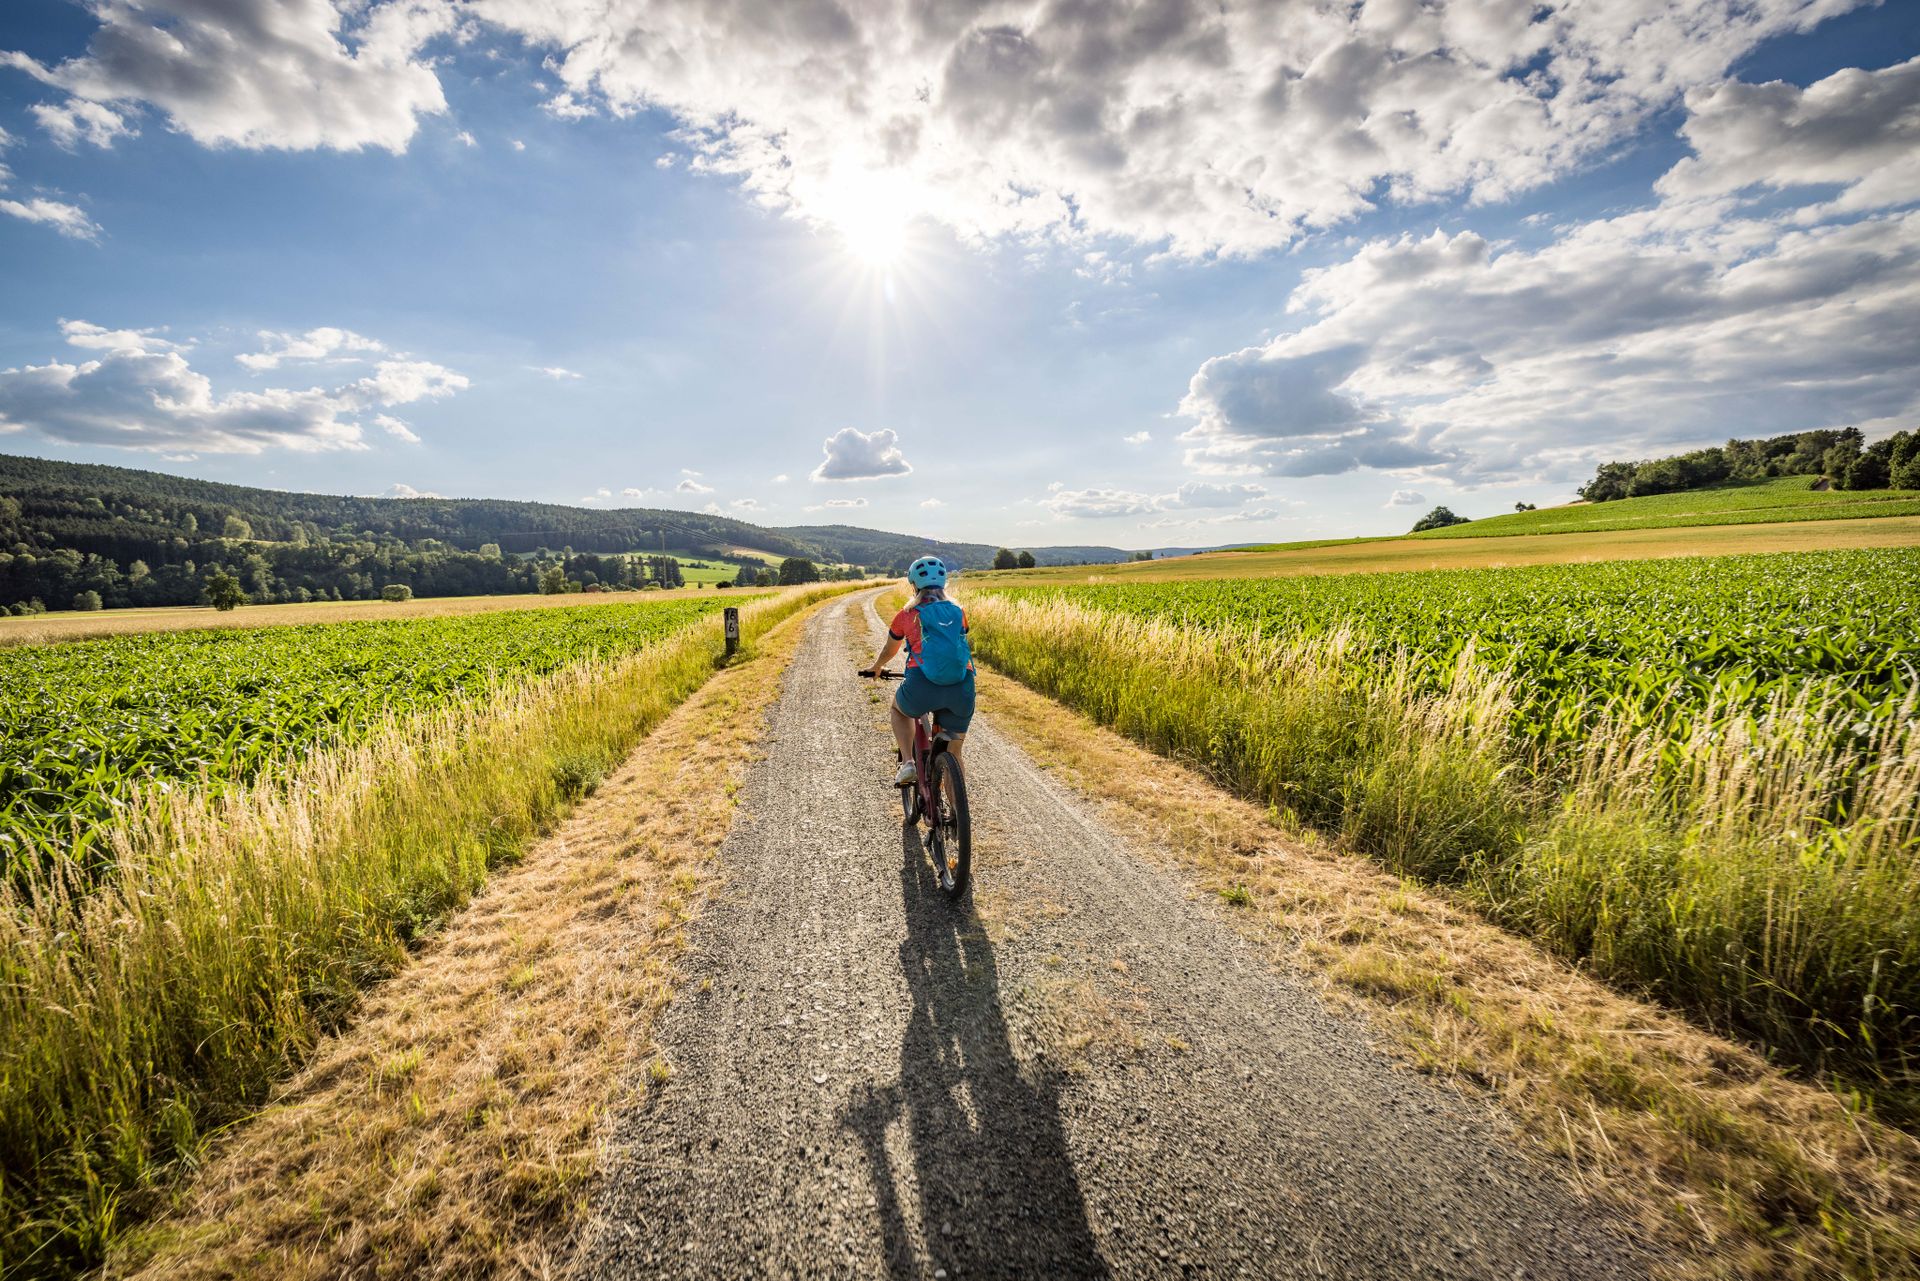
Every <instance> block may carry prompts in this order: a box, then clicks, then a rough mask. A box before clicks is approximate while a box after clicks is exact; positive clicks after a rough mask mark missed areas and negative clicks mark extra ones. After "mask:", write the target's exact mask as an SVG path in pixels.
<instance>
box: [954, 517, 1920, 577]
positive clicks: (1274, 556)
mask: <svg viewBox="0 0 1920 1281" xmlns="http://www.w3.org/2000/svg"><path fill="white" fill-rule="evenodd" d="M1628 501H1634V500H1628ZM1914 546H1920V515H1914V516H1886V517H1881V518H1878V519H1872V520H1862V519H1850V520H1822V521H1797V522H1791V523H1774V524H1764V523H1763V524H1752V525H1710V526H1706V527H1703V528H1675V529H1628V530H1609V531H1604V532H1600V533H1565V534H1553V535H1541V534H1535V535H1523V536H1517V537H1506V538H1493V537H1489V538H1456V539H1443V540H1440V541H1433V540H1429V539H1413V538H1377V539H1355V540H1351V541H1335V542H1320V543H1303V544H1298V545H1282V546H1278V547H1274V548H1269V549H1264V550H1252V551H1243V550H1236V551H1224V552H1206V553H1204V554H1202V555H1198V556H1176V557H1170V558H1168V559H1166V560H1154V561H1133V562H1128V563H1125V564H1120V565H1100V566H1096V567H1092V568H1089V567H1087V566H1062V567H1058V568H1052V569H1023V570H1000V571H991V570H989V571H978V570H975V571H969V572H968V573H967V575H966V582H967V583H968V584H969V585H971V586H973V587H999V586H1002V585H1009V586H1011V585H1040V584H1067V583H1129V582H1179V581H1191V580H1197V579H1212V578H1282V577H1290V576H1292V575H1296V574H1351V573H1374V572H1380V571H1394V570H1426V569H1491V568H1501V567H1505V566H1511V565H1558V564H1584V563H1588V562H1594V561H1609V560H1656V559H1662V558H1665V557H1671V556H1719V555H1725V556H1732V555H1740V554H1745V553H1753V552H1792V551H1826V550H1845V549H1848V548H1872V547H1914Z"/></svg>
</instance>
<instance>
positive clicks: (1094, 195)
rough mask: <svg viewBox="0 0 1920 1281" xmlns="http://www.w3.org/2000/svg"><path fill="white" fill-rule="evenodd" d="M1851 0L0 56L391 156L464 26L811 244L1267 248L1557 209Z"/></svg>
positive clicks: (304, 1) (192, 124) (706, 7)
mask: <svg viewBox="0 0 1920 1281" xmlns="http://www.w3.org/2000/svg"><path fill="white" fill-rule="evenodd" d="M1851 4H1852V0H1687V2H1685V3H1674V4H1653V3H1633V4H1628V3H1576V2H1573V0H1568V2H1566V3H1558V4H1545V3H1543V4H1537V5H1526V4H1518V3H1512V4H1508V3H1498V2H1495V0H1429V2H1428V3H1423V4H1418V5H1415V4H1412V3H1409V2H1408V0H1352V2H1351V3H1341V4H1313V5H1309V4H1304V3H1303V4H1285V5H1222V4H1213V3H1206V2H1204V0H1157V2H1155V3H1137V4H1104V5H1094V4H1066V3H1061V4H1045V5H1038V4H1001V3H996V4H984V3H968V4H951V5H930V4H926V3H923V2H921V0H871V3H866V4H862V5H859V6H843V5H841V4H838V3H832V2H831V0H804V2H800V3H792V4H782V5H778V6H765V5H740V4H721V3H714V2H712V0H706V2H697V0H696V2H688V0H619V2H618V3H607V2H606V0H469V2H468V3H465V4H461V5H458V6H456V5H454V4H452V3H450V2H449V0H384V2H380V0H375V2H373V3H367V4H361V3H354V4H345V3H340V4H336V3H332V2H330V0H279V2H278V3H273V4H264V3H261V4H234V3H222V4H215V3H211V2H209V0H144V2H143V3H140V4H134V3H131V2H129V0H97V2H96V3H93V4H91V5H90V7H89V8H90V12H91V13H92V14H93V15H94V17H95V19H96V21H97V22H98V23H99V26H98V28H97V30H96V31H95V32H94V34H93V36H92V38H91V41H90V43H89V46H88V49H87V51H86V53H85V54H83V55H81V56H79V57H76V58H73V59H69V60H67V61H64V62H59V63H55V64H52V65H46V64H42V63H41V62H39V61H37V60H35V59H34V58H32V57H29V56H27V55H26V54H23V53H18V52H15V53H9V54H5V55H4V57H5V59H6V60H7V61H8V62H10V63H11V64H12V65H13V66H15V67H17V68H19V69H20V70H23V71H26V72H27V73H28V74H30V75H33V76H36V77H37V78H39V79H40V80H42V81H43V82H45V83H46V84H48V85H50V86H53V87H55V88H57V89H60V90H63V91H65V92H66V93H67V94H68V95H70V99H71V100H73V101H74V102H78V103H85V104H90V105H91V106H93V107H101V108H108V109H112V110H114V111H115V112H125V111H127V110H131V109H135V108H137V107H142V106H144V107H150V108H151V109H153V110H156V111H158V112H160V113H162V114H164V115H165V116H166V117H167V119H168V120H169V122H170V124H171V125H172V127H174V128H176V129H178V130H180V131H182V132H184V133H186V134H188V135H189V136H191V137H193V138H195V139H196V140H198V141H200V142H202V143H204V144H206V145H222V144H225V145H237V146H243V147H293V148H314V147H332V148H339V149H354V148H360V147H384V148H387V149H389V150H395V151H398V150H401V149H403V148H405V147H406V146H407V144H408V142H409V141H410V140H411V138H412V137H413V135H414V132H415V130H416V129H417V127H418V122H419V119H420V117H421V116H423V115H430V114H436V113H440V112H443V111H445V110H446V101H445V97H444V94H443V93H442V90H441V85H440V82H439V79H438V73H437V72H436V70H435V67H434V63H433V57H434V55H433V53H432V52H430V51H429V49H428V46H429V45H430V44H431V43H432V42H433V41H435V40H438V39H442V38H444V37H447V36H449V34H450V33H452V32H453V31H454V29H455V27H456V25H459V24H466V25H465V27H464V32H463V33H470V32H474V31H479V30H483V29H491V30H492V31H495V32H501V33H505V34H507V35H510V36H514V37H517V38H519V39H520V40H523V41H525V42H526V43H527V44H528V45H529V46H531V47H534V48H537V49H540V50H543V51H545V53H546V55H547V62H546V65H547V67H548V69H549V72H550V74H551V75H552V76H553V77H554V78H555V80H557V82H558V83H557V85H553V86H550V88H551V89H552V92H551V93H550V95H549V96H548V98H547V99H546V101H545V103H544V104H543V105H544V107H545V110H546V111H547V112H548V113H550V114H552V115H554V116H556V117H558V118H561V119H579V118H582V117H584V116H588V115H592V114H599V113H606V114H612V115H622V116H625V115H631V114H633V113H636V112H639V111H642V110H661V111H665V112H667V113H670V114H671V115H673V116H675V117H676V118H677V119H678V121H679V123H680V126H681V128H680V131H679V137H678V140H679V141H680V142H681V144H682V146H683V147H685V148H686V151H687V153H688V154H689V160H688V163H687V165H686V167H687V168H689V169H691V170H693V171H695V172H703V173H709V174H718V175H723V176H726V177H730V178H732V179H734V180H736V181H737V182H738V184H739V186H740V187H741V189H742V190H743V191H744V193H745V194H746V195H747V196H748V197H749V198H751V199H752V200H754V201H755V202H757V203H759V204H761V205H764V206H767V207H770V208H774V209H779V210H785V211H788V212H790V213H793V214H795V215H797V216H799V217H802V218H805V219H808V220H811V221H814V222H817V223H822V224H828V225H833V226H837V227H840V228H841V229H842V230H848V231H851V230H852V229H854V228H855V227H857V226H859V225H862V222H863V220H864V219H867V218H868V217H869V214H870V208H871V205H872V199H870V198H871V197H876V196H878V197H879V198H883V199H884V201H885V203H886V204H887V205H888V206H889V208H890V209H892V210H893V211H894V213H895V214H896V215H898V216H900V217H906V218H910V217H914V216H925V217H928V218H934V219H938V220H941V221H944V222H946V223H948V224H949V225H951V226H952V227H953V228H955V229H956V230H957V231H958V232H959V233H960V234H961V235H962V236H963V237H980V236H1003V235H1013V236H1022V235H1032V234H1045V235H1055V236H1058V237H1060V238H1062V239H1065V240H1069V241H1075V242H1082V241H1084V239H1085V237H1087V236H1114V237H1119V238H1122V239H1124V240H1130V241H1134V242H1139V243H1144V244H1165V245H1167V246H1168V247H1169V248H1170V249H1171V250H1172V251H1173V252H1175V253H1177V254H1182V255H1205V254H1208V253H1212V252H1225V253H1229V254H1244V253H1253V252H1258V251H1261V250H1265V249H1270V248H1274V247H1276V246H1283V245H1286V244H1288V243H1290V242H1291V241H1293V240H1295V239H1296V238H1298V237H1299V236H1300V235H1301V234H1303V233H1304V232H1308V231H1312V230H1315V229H1319V228H1324V227H1329V226H1333V225H1336V224H1338V223H1340V222H1342V221H1344V220H1346V219H1348V218H1351V217H1353V216H1354V215H1356V214H1358V213H1360V212H1363V211H1365V210H1367V209H1369V208H1372V207H1376V206H1379V205H1381V204H1383V203H1411V202H1418V201H1423V200H1429V199H1434V198H1437V197H1443V196H1444V197H1451V196H1466V197H1468V198H1470V199H1474V200H1497V199H1502V198H1505V197H1507V196H1510V195H1511V194H1513V193H1515V192H1517V191H1521V190H1525V189H1527V188H1531V187H1536V186H1539V185H1541V184H1543V183H1545V182H1548V181H1551V180H1552V179H1554V178H1556V177H1558V176H1560V175H1562V174H1564V173H1566V172H1568V171H1569V170H1571V169H1572V168H1574V167H1575V166H1577V165H1579V164H1580V163H1582V162H1583V161H1585V160H1587V159H1589V158H1592V157H1595V156H1599V155H1602V154H1605V153H1606V151H1607V150H1608V149H1609V148H1610V147H1612V146H1614V145H1615V144H1617V143H1618V142H1620V141H1621V140H1622V139H1624V138H1627V137H1629V136H1631V135H1632V134H1633V133H1634V132H1635V131H1636V130H1638V129H1639V128H1640V127H1641V126H1642V125H1643V123H1644V122H1645V121H1646V120H1648V119H1649V118H1650V117H1651V116H1652V115H1654V114H1655V113H1656V112H1659V111H1661V110H1663V109H1666V108H1668V107H1670V106H1672V105H1673V104H1675V103H1676V102H1678V101H1680V100H1681V98H1682V96H1683V95H1686V94H1688V93H1690V92H1699V91H1704V90H1707V89H1710V88H1711V87H1712V86H1714V85H1716V84H1718V83H1719V82H1720V81H1721V80H1722V79H1724V77H1725V75H1726V73H1727V71H1728V69H1729V68H1730V67H1732V66H1734V65H1735V64H1736V63H1737V62H1738V61H1739V59H1740V58H1741V57H1742V56H1743V55H1744V54H1746V53H1747V52H1748V51H1750V50H1752V49H1753V48H1754V47H1755V46H1756V45H1758V44H1759V43H1761V42H1762V41H1765V40H1767V39H1770V38H1772V37H1775V36H1779V35H1783V34H1787V33H1791V32H1795V31H1800V30H1804V29H1806V28H1808V27H1810V26H1812V25H1813V24H1815V23H1816V22H1818V21H1819V20H1820V19H1822V18H1824V17H1827V16H1830V15H1831V14H1833V13H1836V12H1839V11H1841V10H1844V9H1846V8H1849V7H1851ZM236 50H245V51H252V52H253V56H236V54H235V51H236ZM263 51H270V52H271V56H266V53H265V52H263ZM68 109H70V110H72V111H75V112H78V111H80V110H82V108H80V107H77V106H71V105H69V108H68ZM77 118H78V117H77V116H76V119H77ZM77 128H78V126H76V129H77ZM1082 252H1083V253H1084V252H1086V251H1085V250H1084V249H1083V251H1082ZM1096 252H1097V251H1096Z"/></svg>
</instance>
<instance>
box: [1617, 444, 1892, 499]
mask: <svg viewBox="0 0 1920 1281" xmlns="http://www.w3.org/2000/svg"><path fill="white" fill-rule="evenodd" d="M1769 476H1825V477H1827V478H1828V479H1829V480H1830V481H1831V482H1832V484H1833V486H1834V487H1835V488H1837V489H1859V490H1865V489H1920V432H1911V431H1901V432H1895V433H1894V434H1893V435H1891V436H1887V437H1883V438H1882V439H1880V440H1876V441H1874V442H1873V443H1872V444H1868V443H1867V441H1866V436H1865V434H1864V433H1862V432H1861V430H1860V429H1859V428H1858V427H1841V428H1831V429H1821V430H1817V431H1802V432H1793V433H1790V434H1788V435H1785V436H1771V437H1767V438H1764V439H1755V440H1729V441H1728V442H1727V443H1726V444H1725V445H1714V446H1712V447H1710V448H1707V449H1696V450H1693V451H1691V452H1689V453H1684V454H1674V455H1671V456H1669V457H1666V458H1651V459H1645V460H1641V461H1638V462H1612V463H1602V464H1601V465H1600V468H1599V470H1598V471H1597V472H1596V473H1595V474H1594V477H1593V479H1592V480H1590V481H1588V482H1587V483H1586V484H1585V485H1582V486H1581V487H1580V490H1579V493H1580V497H1582V498H1584V499H1586V500H1587V501H1588V502H1592V503H1604V502H1610V501H1612V500H1614V499H1616V498H1641V497H1645V496H1647V495H1650V494H1672V493H1678V492H1680V491H1682V490H1688V489H1699V488H1701V487H1703V486H1706V485H1717V484H1720V483H1722V482H1723V481H1738V480H1762V479H1765V478H1766V477H1769Z"/></svg>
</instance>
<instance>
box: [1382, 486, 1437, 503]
mask: <svg viewBox="0 0 1920 1281" xmlns="http://www.w3.org/2000/svg"><path fill="white" fill-rule="evenodd" d="M1426 501H1427V496H1426V495H1425V494H1423V493H1421V492H1420V491H1419V490H1417V489H1396V490H1394V491H1393V496H1392V497H1391V498H1389V499H1387V501H1386V502H1385V503H1383V504H1382V506H1385V507H1418V506H1420V505H1421V504H1422V503H1425V502H1426Z"/></svg>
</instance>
